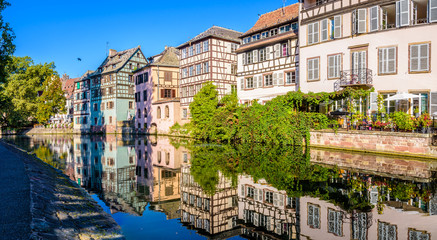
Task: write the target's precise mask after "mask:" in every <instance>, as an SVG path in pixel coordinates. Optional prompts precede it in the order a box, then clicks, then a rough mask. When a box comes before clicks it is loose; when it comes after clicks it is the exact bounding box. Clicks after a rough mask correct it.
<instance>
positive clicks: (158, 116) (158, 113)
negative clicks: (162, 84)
mask: <svg viewBox="0 0 437 240" xmlns="http://www.w3.org/2000/svg"><path fill="white" fill-rule="evenodd" d="M156 115H157V118H158V119H160V118H161V107H158V109H157V110H156Z"/></svg>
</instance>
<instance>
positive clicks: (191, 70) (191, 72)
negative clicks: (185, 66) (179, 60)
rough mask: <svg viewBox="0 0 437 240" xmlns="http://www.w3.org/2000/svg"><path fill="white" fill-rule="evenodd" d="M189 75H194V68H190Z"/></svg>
mask: <svg viewBox="0 0 437 240" xmlns="http://www.w3.org/2000/svg"><path fill="white" fill-rule="evenodd" d="M188 73H189V76H190V77H191V76H193V75H194V66H190V68H189V72H188Z"/></svg>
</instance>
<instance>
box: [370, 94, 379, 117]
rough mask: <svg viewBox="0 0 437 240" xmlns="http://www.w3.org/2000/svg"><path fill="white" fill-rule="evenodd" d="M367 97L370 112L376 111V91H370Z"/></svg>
mask: <svg viewBox="0 0 437 240" xmlns="http://www.w3.org/2000/svg"><path fill="white" fill-rule="evenodd" d="M369 98H370V111H371V112H375V111H378V103H377V100H378V93H377V92H371V93H370V96H369Z"/></svg>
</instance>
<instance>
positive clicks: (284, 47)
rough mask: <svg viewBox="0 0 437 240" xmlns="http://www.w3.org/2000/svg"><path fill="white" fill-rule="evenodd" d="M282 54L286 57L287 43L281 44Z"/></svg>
mask: <svg viewBox="0 0 437 240" xmlns="http://www.w3.org/2000/svg"><path fill="white" fill-rule="evenodd" d="M282 56H283V57H288V43H283V44H282Z"/></svg>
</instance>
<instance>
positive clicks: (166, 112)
mask: <svg viewBox="0 0 437 240" xmlns="http://www.w3.org/2000/svg"><path fill="white" fill-rule="evenodd" d="M165 117H166V118H169V117H170V108H169V107H168V106H165Z"/></svg>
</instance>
